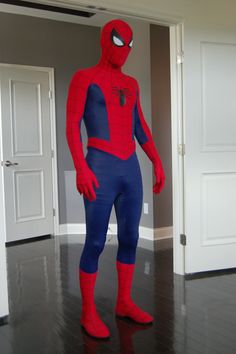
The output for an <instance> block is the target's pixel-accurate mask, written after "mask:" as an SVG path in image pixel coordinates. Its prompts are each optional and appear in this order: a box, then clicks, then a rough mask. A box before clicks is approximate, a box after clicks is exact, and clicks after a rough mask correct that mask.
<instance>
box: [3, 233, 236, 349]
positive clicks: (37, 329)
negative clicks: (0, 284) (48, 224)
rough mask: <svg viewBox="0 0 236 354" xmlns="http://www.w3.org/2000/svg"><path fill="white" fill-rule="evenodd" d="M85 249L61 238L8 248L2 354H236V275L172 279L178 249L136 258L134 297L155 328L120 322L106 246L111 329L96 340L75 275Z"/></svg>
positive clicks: (102, 290) (102, 307)
mask: <svg viewBox="0 0 236 354" xmlns="http://www.w3.org/2000/svg"><path fill="white" fill-rule="evenodd" d="M81 251H82V245H81V244H79V243H77V242H76V236H70V237H66V236H62V237H58V238H51V239H44V240H40V241H36V242H31V243H25V244H20V245H14V246H10V247H7V259H8V275H9V296H10V312H11V314H10V317H9V323H8V324H6V325H3V326H0V353H1V354H9V353H14V354H62V353H68V354H74V353H76V354H78V353H86V354H95V353H101V354H103V353H104V354H107V353H122V354H131V353H132V354H134V353H137V354H149V353H150V354H151V353H163V354H165V353H169V354H170V353H179V354H185V353H187V354H195V353H201V354H204V353H208V354H218V353H219V354H231V353H232V354H235V353H236V334H235V329H236V275H235V274H231V275H221V276H215V277H210V278H204V279H197V280H187V281H185V280H184V279H183V277H181V276H177V275H173V273H172V249H171V248H168V247H165V245H163V243H162V242H159V243H158V244H157V251H156V252H152V251H149V250H145V249H142V248H139V249H138V252H137V267H136V271H135V277H134V283H133V298H134V300H135V301H136V302H137V303H138V304H139V305H140V306H142V307H143V308H144V309H146V310H148V311H150V312H151V313H154V316H155V323H154V325H152V326H151V327H144V326H140V325H135V324H132V323H131V322H127V321H124V320H118V319H116V318H115V316H114V312H113V308H114V305H115V296H116V289H117V284H116V280H117V278H116V271H115V261H114V260H115V256H116V246H112V245H106V247H105V250H104V252H103V254H102V256H101V258H100V273H99V275H98V279H97V286H96V303H97V307H98V310H99V312H100V314H101V316H102V318H103V319H104V321H105V322H106V324H107V325H108V326H109V328H110V330H111V335H112V336H111V339H110V340H109V341H97V340H94V339H92V338H90V337H88V336H87V335H86V334H84V332H83V331H82V330H81V327H80V325H79V317H80V310H81V298H80V292H79V287H78V280H77V277H76V269H77V267H78V262H79V257H80V254H81Z"/></svg>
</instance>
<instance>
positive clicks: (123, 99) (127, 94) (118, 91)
mask: <svg viewBox="0 0 236 354" xmlns="http://www.w3.org/2000/svg"><path fill="white" fill-rule="evenodd" d="M112 93H113V94H115V95H117V96H119V99H120V105H121V106H124V105H125V104H126V98H127V97H130V96H131V93H130V91H129V89H128V88H123V89H119V88H118V87H117V86H113V87H112Z"/></svg>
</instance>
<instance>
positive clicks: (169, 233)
mask: <svg viewBox="0 0 236 354" xmlns="http://www.w3.org/2000/svg"><path fill="white" fill-rule="evenodd" d="M172 237H173V226H166V227H158V228H156V229H154V240H155V241H156V240H164V239H166V238H172Z"/></svg>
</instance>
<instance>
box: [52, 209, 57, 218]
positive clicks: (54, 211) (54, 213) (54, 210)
mask: <svg viewBox="0 0 236 354" xmlns="http://www.w3.org/2000/svg"><path fill="white" fill-rule="evenodd" d="M52 211H53V216H56V209H55V208H53V209H52Z"/></svg>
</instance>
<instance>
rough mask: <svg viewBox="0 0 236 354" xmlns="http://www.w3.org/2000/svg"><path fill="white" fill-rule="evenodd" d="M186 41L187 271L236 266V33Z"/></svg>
mask: <svg viewBox="0 0 236 354" xmlns="http://www.w3.org/2000/svg"><path fill="white" fill-rule="evenodd" d="M188 36H189V38H188V37H187V38H186V41H185V57H186V61H185V84H186V90H185V108H186V115H185V129H186V132H185V139H186V155H185V206H186V208H185V231H186V237H187V244H186V249H185V252H186V254H185V272H186V273H195V272H202V271H209V270H217V269H226V268H232V267H236V256H235V255H236V99H235V97H236V40H235V38H236V31H235V30H228V31H227V30H224V31H223V30H222V29H219V30H216V28H214V29H209V30H207V29H206V28H205V29H204V30H202V31H201V30H200V29H197V30H195V32H194V31H191V30H189V31H188Z"/></svg>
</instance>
